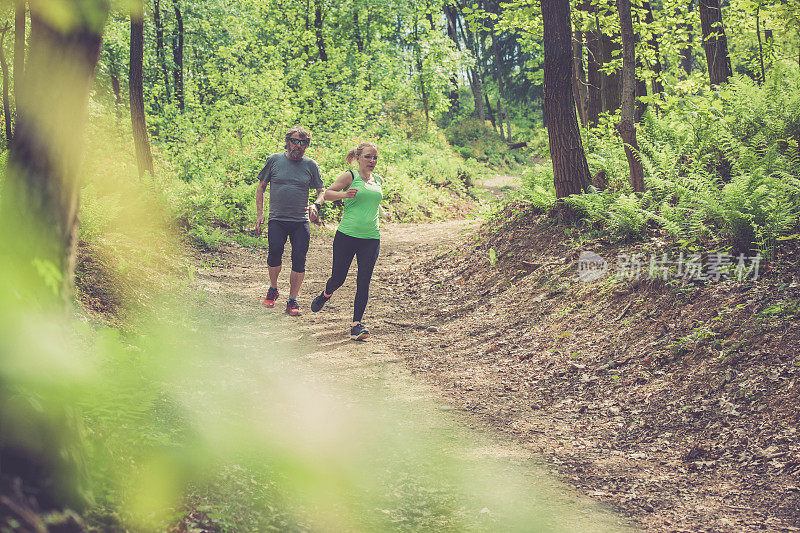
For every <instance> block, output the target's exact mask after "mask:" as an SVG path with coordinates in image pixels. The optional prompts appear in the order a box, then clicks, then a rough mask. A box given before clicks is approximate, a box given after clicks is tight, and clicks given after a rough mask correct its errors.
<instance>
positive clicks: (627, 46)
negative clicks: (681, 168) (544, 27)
mask: <svg viewBox="0 0 800 533" xmlns="http://www.w3.org/2000/svg"><path fill="white" fill-rule="evenodd" d="M617 10H618V12H619V26H620V33H621V34H622V113H621V116H620V121H619V123H618V124H617V131H619V134H620V137H622V142H623V143H625V156H626V157H627V158H628V166H629V167H630V172H631V174H630V184H631V187H632V188H633V190H634V191H637V192H644V169H643V168H642V162H641V160H640V159H639V145H638V143H637V142H636V126H635V125H634V106H635V103H636V53H635V47H636V36H635V35H634V33H633V21H632V19H631V4H630V0H617Z"/></svg>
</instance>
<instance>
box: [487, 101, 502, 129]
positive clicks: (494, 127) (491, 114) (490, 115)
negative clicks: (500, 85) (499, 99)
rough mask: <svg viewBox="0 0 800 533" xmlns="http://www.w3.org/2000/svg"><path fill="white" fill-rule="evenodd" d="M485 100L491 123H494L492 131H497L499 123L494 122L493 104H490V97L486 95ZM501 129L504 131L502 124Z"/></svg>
mask: <svg viewBox="0 0 800 533" xmlns="http://www.w3.org/2000/svg"><path fill="white" fill-rule="evenodd" d="M483 98H484V99H485V100H486V111H487V112H488V113H489V121H490V122H491V123H492V129H493V130H494V131H497V123H496V122H495V120H494V111H492V103H491V102H489V95H487V94H486V93H484V95H483ZM500 129H501V130H502V129H503V125H502V124H500Z"/></svg>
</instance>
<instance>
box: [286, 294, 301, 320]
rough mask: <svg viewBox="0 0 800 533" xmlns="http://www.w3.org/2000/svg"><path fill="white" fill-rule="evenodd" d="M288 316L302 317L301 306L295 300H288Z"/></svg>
mask: <svg viewBox="0 0 800 533" xmlns="http://www.w3.org/2000/svg"><path fill="white" fill-rule="evenodd" d="M286 314H287V315H289V316H300V315H302V314H303V312H302V311H301V310H300V304H298V303H297V300H296V299H295V298H289V299H288V300H286Z"/></svg>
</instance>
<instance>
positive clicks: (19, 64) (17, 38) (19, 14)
mask: <svg viewBox="0 0 800 533" xmlns="http://www.w3.org/2000/svg"><path fill="white" fill-rule="evenodd" d="M25 22H26V19H25V0H15V2H14V64H13V67H14V98H15V99H19V95H20V85H21V83H20V81H21V80H22V78H23V76H24V75H25Z"/></svg>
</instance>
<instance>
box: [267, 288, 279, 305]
mask: <svg viewBox="0 0 800 533" xmlns="http://www.w3.org/2000/svg"><path fill="white" fill-rule="evenodd" d="M277 299H278V289H273V288H272V287H270V288H269V290H268V291H267V295H266V296H265V297H264V305H266V306H267V307H275V300H277Z"/></svg>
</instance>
